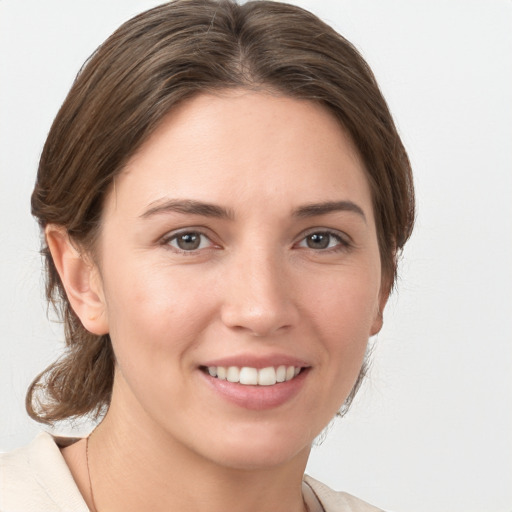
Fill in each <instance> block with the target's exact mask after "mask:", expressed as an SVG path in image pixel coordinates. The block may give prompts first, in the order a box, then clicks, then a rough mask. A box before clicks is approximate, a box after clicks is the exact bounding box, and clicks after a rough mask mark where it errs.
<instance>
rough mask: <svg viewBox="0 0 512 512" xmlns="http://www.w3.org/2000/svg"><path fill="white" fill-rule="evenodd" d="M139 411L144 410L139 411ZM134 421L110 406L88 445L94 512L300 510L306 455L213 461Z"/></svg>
mask: <svg viewBox="0 0 512 512" xmlns="http://www.w3.org/2000/svg"><path fill="white" fill-rule="evenodd" d="M138 412H139V413H141V411H138ZM141 414H142V417H143V419H144V420H143V421H140V418H141V415H140V414H138V415H137V421H136V422H135V421H131V418H129V417H127V415H126V414H124V413H123V411H122V410H120V409H119V408H117V407H116V405H115V402H114V401H113V402H112V405H111V408H110V410H109V412H108V413H107V415H106V417H105V419H104V421H103V422H102V423H101V424H100V425H99V427H98V428H97V429H96V431H95V432H94V436H92V438H91V439H90V442H89V471H90V476H91V484H92V488H93V493H94V500H95V504H96V506H97V508H98V510H97V512H102V511H104V510H109V511H117V510H123V511H124V512H130V511H132V510H133V511H135V510H137V511H138V510H152V511H154V512H159V511H164V510H166V511H167V510H173V511H180V512H181V511H183V512H184V511H187V512H221V511H225V510H230V511H231V512H237V511H240V512H242V511H243V512H261V511H267V510H272V511H273V512H290V511H293V512H302V511H304V504H303V500H302V493H301V483H302V476H303V472H304V469H305V465H306V462H307V457H308V455H309V449H308V450H304V451H303V452H301V453H299V454H297V455H296V456H295V457H294V458H293V459H292V460H289V461H286V462H284V463H281V464H278V465H274V466H271V467H264V468H261V467H260V468H251V467H249V468H248V467H244V468H237V467H229V466H226V465H222V464H220V463H219V462H218V461H211V460H208V459H206V458H204V457H202V456H201V455H200V454H197V453H195V452H194V451H193V450H191V449H190V448H189V447H187V446H183V445H182V444H180V443H179V442H177V441H176V440H175V439H174V438H173V437H172V436H170V435H169V434H168V433H166V432H162V431H161V430H159V429H158V428H155V426H154V424H153V423H152V422H151V421H149V420H148V418H147V417H145V415H144V413H143V412H142V413H141Z"/></svg>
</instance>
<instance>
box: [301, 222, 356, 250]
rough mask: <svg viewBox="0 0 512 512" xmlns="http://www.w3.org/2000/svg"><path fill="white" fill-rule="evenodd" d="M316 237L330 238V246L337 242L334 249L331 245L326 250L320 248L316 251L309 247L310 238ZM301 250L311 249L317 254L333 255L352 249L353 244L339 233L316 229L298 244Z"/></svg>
mask: <svg viewBox="0 0 512 512" xmlns="http://www.w3.org/2000/svg"><path fill="white" fill-rule="evenodd" d="M314 235H321V236H328V237H329V245H330V244H331V242H332V240H333V239H334V240H335V241H336V244H335V245H334V246H332V247H329V245H328V246H327V247H326V248H319V249H314V248H313V247H308V246H307V245H302V244H307V241H308V238H310V237H312V236H314ZM296 245H297V246H298V247H300V248H304V249H311V250H313V251H315V252H322V253H332V252H341V251H346V250H348V249H350V248H351V246H352V244H351V242H350V241H349V240H348V236H343V235H342V234H341V233H339V232H337V231H332V230H329V229H321V228H320V229H318V228H317V229H314V230H311V231H309V232H308V233H306V234H305V235H304V236H303V237H302V238H301V239H300V241H299V242H298V243H297V244H296Z"/></svg>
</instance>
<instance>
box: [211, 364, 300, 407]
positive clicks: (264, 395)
mask: <svg viewBox="0 0 512 512" xmlns="http://www.w3.org/2000/svg"><path fill="white" fill-rule="evenodd" d="M308 373H309V368H305V369H303V370H302V371H301V372H300V373H299V375H297V376H296V377H294V378H293V379H292V380H288V381H286V382H280V383H278V384H274V385H273V386H247V385H245V384H240V383H238V382H229V381H227V380H222V379H217V378H216V377H212V376H210V375H209V374H207V373H205V372H203V371H201V374H202V375H203V377H204V378H205V380H206V382H207V383H208V384H209V385H210V386H211V387H212V388H213V390H214V391H215V392H216V393H218V394H219V395H221V397H222V398H224V399H225V400H227V401H228V402H231V403H232V404H234V405H237V406H238V407H243V408H245V409H251V410H254V411H262V410H265V409H273V408H275V407H279V406H281V405H284V404H285V403H287V402H289V401H290V400H291V399H292V398H293V397H295V396H296V395H297V394H298V393H299V391H300V389H301V388H302V386H303V384H304V381H305V380H306V377H307V375H308Z"/></svg>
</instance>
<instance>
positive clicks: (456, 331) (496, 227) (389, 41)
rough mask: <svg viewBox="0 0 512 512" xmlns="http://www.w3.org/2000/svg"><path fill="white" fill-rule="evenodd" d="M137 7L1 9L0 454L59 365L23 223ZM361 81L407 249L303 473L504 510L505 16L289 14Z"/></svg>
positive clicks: (511, 265) (510, 273)
mask: <svg viewBox="0 0 512 512" xmlns="http://www.w3.org/2000/svg"><path fill="white" fill-rule="evenodd" d="M157 3H158V2H154V1H149V0H145V1H144V0H73V1H72V2H70V1H69V0H44V1H41V0H0V223H1V231H0V233H1V238H0V283H1V286H0V310H1V316H0V333H1V335H0V347H1V353H0V406H1V407H0V449H3V450H10V449H13V448H15V447H17V446H20V445H22V444H25V443H26V442H28V441H29V440H30V439H31V438H32V436H33V435H34V434H35V432H37V431H38V430H39V429H40V427H39V426H38V425H35V424H33V423H31V422H30V421H29V420H28V418H27V416H26V414H25V412H24V394H25V390H26V387H27V385H28V383H29V382H30V380H31V379H32V378H33V377H34V376H35V374H36V373H37V372H38V371H40V370H41V369H42V368H43V367H45V366H46V365H47V364H49V363H50V362H51V361H52V360H53V359H54V358H55V357H56V356H57V355H58V354H59V350H60V349H61V345H60V341H59V340H61V338H62V336H61V333H60V328H59V326H57V325H53V326H50V325H49V323H48V321H47V320H46V310H45V304H44V301H43V300H42V286H41V283H42V281H41V269H40V266H41V265H40V259H39V255H38V248H39V239H38V236H39V235H38V230H37V228H36V225H35V222H34V221H33V220H32V219H31V217H30V214H29V209H30V207H29V198H30V192H31V189H32V186H33V181H34V176H35V172H36V167H37V161H38V157H39V154H40V151H41V149H42V145H43V143H44V139H45V135H46V133H47V131H48V129H49V126H50V123H51V121H52V119H53V116H54V115H55V114H56V112H57V109H58V107H59V105H60V104H61V102H62V101H63V99H64V96H65V94H66V92H67V90H68V89H69V87H70V85H71V83H72V80H73V78H74V76H75V75H76V73H77V71H78V70H79V68H80V66H81V64H82V63H83V61H84V60H85V59H86V58H87V57H88V56H89V55H90V54H91V53H92V51H93V50H94V49H95V47H96V46H97V45H98V44H99V43H100V42H101V41H102V40H103V39H104V38H106V37H107V36H108V35H109V34H110V33H111V32H112V31H113V30H114V29H115V28H116V27H117V26H118V25H119V24H120V23H121V22H123V21H125V20H126V19H128V18H129V17H131V16H132V15H134V14H136V13H138V12H140V11H142V10H144V9H146V8H149V7H152V6H154V5H156V4H157ZM296 3H298V4H300V5H302V6H305V7H307V8H309V9H311V10H313V11H314V12H315V13H317V14H318V15H320V16H321V17H322V18H324V19H325V20H326V21H328V22H329V23H331V24H332V25H334V26H335V28H337V29H338V30H339V31H340V32H341V33H342V34H344V35H345V36H346V37H347V38H348V39H350V40H351V41H352V42H353V43H355V45H356V46H357V47H358V48H359V49H360V50H361V51H362V53H363V55H364V56H365V57H366V59H367V60H368V61H369V63H370V65H371V66H372V68H373V69H374V71H375V73H376V75H377V78H378V80H379V82H380V84H381V87H382V89H383V91H384V94H385V96H386V97H387V99H388V102H389V104H390V107H391V110H392V112H393V114H394V116H395V119H396V121H397V124H398V126H399V129H400V132H401V134H402V136H403V140H404V142H405V145H406V147H407V148H408V150H409V153H410V157H411V160H412V163H413V167H414V171H415V177H416V187H417V195H418V221H417V226H416V232H415V234H414V236H413V239H412V240H411V242H410V243H409V246H408V248H407V250H406V252H405V255H404V260H403V263H402V267H401V279H400V282H399V285H398V293H395V295H394V297H393V298H392V300H391V304H390V306H389V308H388V311H387V313H386V316H385V328H384V329H383V331H382V332H381V334H380V335H379V336H378V339H377V340H376V350H375V353H374V364H373V369H372V372H371V376H370V378H369V380H368V381H367V383H366V385H365V386H364V388H363V390H362V392H361V394H360V395H359V397H358V399H357V401H356V403H355V406H354V408H353V409H352V411H351V412H350V413H349V415H348V416H347V418H345V419H344V420H342V421H338V422H337V424H336V425H335V427H334V428H333V429H332V431H331V432H330V434H329V435H328V436H327V440H326V441H325V442H324V443H323V445H322V446H321V447H320V448H316V449H315V450H314V451H313V455H312V458H311V461H310V465H309V468H308V471H309V473H310V474H312V475H313V476H315V477H317V478H320V479H321V480H324V481H325V482H326V483H328V484H329V485H331V486H332V487H334V488H337V489H344V490H347V491H349V492H351V493H353V494H356V495H358V496H361V497H363V498H365V499H366V500H367V501H370V502H373V503H375V504H378V505H379V506H381V507H383V508H386V509H390V510H393V511H395V512H409V511H415V512H427V511H428V512H432V511H434V512H442V511H447V512H448V511H449V512H462V511H463V512H511V511H512V435H511V433H512V385H511V378H510V375H511V374H512V334H511V332H512V325H511V324H512V92H511V91H512V2H511V1H510V0H346V1H345V0H338V1H335V0H331V1H328V0H322V1H313V0H310V1H305V0H304V1H297V2H296Z"/></svg>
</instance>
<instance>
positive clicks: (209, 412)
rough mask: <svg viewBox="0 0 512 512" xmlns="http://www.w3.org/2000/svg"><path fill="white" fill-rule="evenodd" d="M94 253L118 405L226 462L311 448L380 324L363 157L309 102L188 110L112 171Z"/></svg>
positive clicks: (230, 99)
mask: <svg viewBox="0 0 512 512" xmlns="http://www.w3.org/2000/svg"><path fill="white" fill-rule="evenodd" d="M98 254H99V256H98V259H97V261H98V267H99V273H100V275H101V282H100V285H99V286H100V288H101V293H100V295H101V297H102V301H103V303H104V315H103V317H104V321H105V322H106V325H107V328H108V331H109V332H110V336H111V339H112V343H113V346H114V351H115V354H116V359H117V367H116V376H115V386H114V394H113V398H112V408H113V409H115V407H121V408H123V410H124V411H125V414H126V416H128V418H129V419H131V420H133V423H134V424H143V425H144V429H145V431H146V432H155V433H158V435H163V436H164V437H165V438H166V439H167V440H168V442H169V443H174V444H175V445H179V446H180V447H181V448H183V449H185V450H188V451H190V452H193V453H194V454H195V455H198V456H200V457H204V458H205V459H208V460H209V461H213V462H215V463H217V464H222V465H225V466H230V467H238V468H241V467H263V466H268V465H272V464H280V463H283V462H286V461H290V460H294V458H297V457H300V456H301V454H304V453H307V452H308V451H309V447H310V445H311V442H312V441H313V439H314V438H315V437H316V436H317V435H318V434H319V433H320V431H321V430H322V429H323V428H324V427H325V425H326V424H327V423H328V422H329V421H330V420H331V418H332V417H333V416H334V414H335V413H336V411H337V410H338V409H339V407H340V406H341V404H342V403H343V401H344V400H345V398H346V397H347V395H348V393H349V392H350V390H351V388H352V386H353V384H354V382H355V380H356V378H357V375H358V373H359V370H360V367H361V364H362V361H363V358H364V354H365V349H366V345H367V341H368V337H369V336H371V335H372V334H375V333H376V332H377V331H378V330H379V329H380V324H381V320H380V318H381V315H380V310H381V308H382V307H383V305H384V301H385V297H384V296H383V294H382V293H381V265H380V258H379V249H378V245H377V236H376V230H375V222H374V217H373V212H372V204H371V196H370V190H369V186H368V183H367V180H366V178H365V172H364V169H363V165H362V163H361V161H360V158H359V156H358V155H357V153H356V151H355V149H354V147H353V145H352V143H351V141H350V139H349V138H348V136H347V135H346V133H345V132H344V130H343V129H342V128H341V127H340V126H339V124H338V123H337V122H336V120H335V119H334V118H333V117H332V115H331V114H330V113H329V112H328V111H327V110H324V109H323V107H320V106H318V105H315V104H314V103H311V102H307V101H300V100H295V99H290V98H286V97H282V96H272V95H268V94H264V93H255V92H244V91H238V92H226V93H223V94H220V95H215V96H214V95H202V96H199V97H196V98H195V99H193V100H190V101H188V102H187V103H185V104H183V105H182V106H180V107H179V108H177V109H175V110H174V111H173V112H172V113H171V114H170V115H169V116H168V117H167V118H166V119H165V120H164V122H163V123H162V124H161V125H160V127H159V128H158V130H157V131H156V132H155V133H154V134H153V135H152V136H151V138H150V139H149V140H148V141H147V142H146V143H145V145H143V146H142V148H141V149H140V151H138V153H137V154H136V155H135V156H134V157H133V158H132V159H131V160H130V162H129V163H128V165H127V167H126V169H125V171H124V172H123V173H122V174H121V175H120V176H119V177H118V178H117V179H116V181H115V186H114V187H113V189H112V192H111V193H110V195H109V197H108V198H107V202H106V205H105V210H104V216H103V226H102V231H101V235H100V239H99V243H98Z"/></svg>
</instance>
